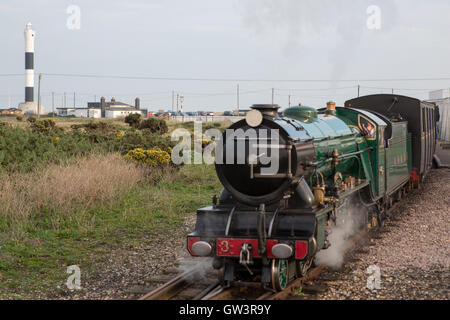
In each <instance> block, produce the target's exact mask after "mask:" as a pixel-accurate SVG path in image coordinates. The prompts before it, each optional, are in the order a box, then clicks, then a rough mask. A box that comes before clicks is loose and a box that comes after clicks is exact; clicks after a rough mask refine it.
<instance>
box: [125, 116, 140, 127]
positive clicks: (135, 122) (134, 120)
mask: <svg viewBox="0 0 450 320" xmlns="http://www.w3.org/2000/svg"><path fill="white" fill-rule="evenodd" d="M125 123H128V124H129V125H130V127H132V128H139V124H140V123H141V115H140V114H139V113H132V114H129V115H127V116H126V117H125Z"/></svg>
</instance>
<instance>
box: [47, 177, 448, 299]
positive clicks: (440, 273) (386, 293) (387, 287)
mask: <svg viewBox="0 0 450 320" xmlns="http://www.w3.org/2000/svg"><path fill="white" fill-rule="evenodd" d="M449 194H450V169H440V170H434V171H432V172H431V173H430V174H429V176H428V177H427V179H426V181H425V184H424V188H423V189H422V190H413V191H412V192H411V193H409V194H408V196H407V197H406V198H404V199H403V200H402V202H401V203H399V205H398V207H397V209H396V214H395V216H394V217H392V218H390V219H389V220H388V221H387V223H386V225H385V227H384V229H383V231H382V232H380V233H378V234H377V235H376V236H375V238H372V239H371V240H370V242H371V243H370V244H369V245H367V246H363V247H361V249H359V250H357V251H354V252H353V253H351V254H349V255H348V257H347V262H346V263H345V264H344V266H343V267H342V269H341V270H338V271H336V270H327V271H325V272H323V273H322V274H321V276H320V277H319V278H318V279H317V280H315V281H314V283H313V285H312V286H310V287H311V288H313V287H316V288H321V289H320V290H317V289H316V291H314V290H313V292H310V294H307V292H308V290H307V288H305V291H304V292H305V294H304V295H303V297H301V298H306V299H449V298H450V296H449V283H450V282H449V280H450V273H449V261H450V232H449V225H450V214H449V213H450V212H449V207H450V197H449ZM194 224H195V216H194V215H192V216H189V217H188V218H187V219H186V221H185V224H184V226H183V227H180V228H178V229H176V230H173V232H172V233H171V234H170V237H168V236H167V234H165V235H158V236H154V235H152V236H148V237H147V238H145V239H142V242H141V243H140V244H139V245H138V246H128V247H123V246H118V247H116V248H111V254H110V255H109V257H108V260H107V261H105V262H104V263H101V264H99V265H98V266H97V267H96V268H95V270H96V272H92V273H89V272H87V273H83V270H82V280H81V281H82V283H81V286H82V288H83V289H82V290H79V291H74V292H70V291H68V290H67V289H66V288H65V286H64V285H62V286H61V289H58V290H56V292H55V293H54V294H51V295H50V296H49V297H50V298H54V299H136V298H138V297H140V296H142V295H143V293H144V291H150V289H152V286H154V285H155V284H154V283H152V282H151V281H150V280H151V279H152V278H155V277H158V275H159V276H161V275H164V273H165V272H166V271H167V270H169V269H174V268H177V267H178V268H179V267H180V261H181V262H182V261H184V260H185V258H186V257H187V256H188V254H187V252H186V250H185V235H186V234H187V233H189V232H190V231H192V230H193V228H194ZM186 260H188V259H186ZM371 265H376V266H378V267H379V268H380V271H381V289H379V290H373V291H372V290H370V289H368V288H367V285H366V284H367V278H368V276H369V274H367V273H366V270H367V268H368V267H369V266H371ZM317 291H319V293H317ZM297 298H300V297H297Z"/></svg>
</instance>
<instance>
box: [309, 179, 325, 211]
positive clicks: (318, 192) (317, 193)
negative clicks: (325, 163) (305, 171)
mask: <svg viewBox="0 0 450 320" xmlns="http://www.w3.org/2000/svg"><path fill="white" fill-rule="evenodd" d="M313 175H314V174H313ZM313 175H311V179H310V180H311V181H310V185H312V177H313ZM315 176H316V186H315V187H313V188H312V189H313V194H314V201H315V202H316V204H317V205H320V206H323V205H324V204H325V179H324V177H323V174H322V172H315ZM319 176H320V177H321V178H322V182H320V180H319Z"/></svg>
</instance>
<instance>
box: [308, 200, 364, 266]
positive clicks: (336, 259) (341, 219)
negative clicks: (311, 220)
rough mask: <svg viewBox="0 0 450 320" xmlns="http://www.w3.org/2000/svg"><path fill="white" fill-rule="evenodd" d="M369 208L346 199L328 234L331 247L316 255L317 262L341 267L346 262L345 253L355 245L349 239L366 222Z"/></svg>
mask: <svg viewBox="0 0 450 320" xmlns="http://www.w3.org/2000/svg"><path fill="white" fill-rule="evenodd" d="M366 217H367V210H366V209H365V208H364V207H362V206H361V205H358V204H357V203H356V202H355V201H350V200H348V201H346V202H345V203H343V205H342V206H341V208H340V210H338V217H337V219H336V220H337V221H336V225H333V224H332V222H331V224H332V227H331V228H330V229H331V233H330V235H329V236H328V241H329V242H330V247H329V248H328V249H325V250H321V251H319V252H318V253H317V255H316V258H315V259H316V263H317V264H324V265H326V266H328V267H330V268H333V269H339V268H341V267H342V265H343V263H344V258H345V253H346V252H347V251H348V250H349V249H350V248H351V247H352V246H353V242H351V241H349V239H350V238H351V237H352V236H354V235H355V234H357V233H358V231H359V230H360V229H361V226H362V225H363V224H365V223H366V219H367V218H366Z"/></svg>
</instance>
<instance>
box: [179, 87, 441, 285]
mask: <svg viewBox="0 0 450 320" xmlns="http://www.w3.org/2000/svg"><path fill="white" fill-rule="evenodd" d="M370 97H372V98H370ZM413 104H414V105H416V106H418V107H419V108H422V109H426V110H430V111H426V112H425V113H423V114H424V115H425V114H430V117H431V113H433V112H434V110H435V109H434V105H429V104H424V103H422V102H420V101H418V100H415V99H412V98H408V97H402V96H392V95H377V96H369V97H366V99H365V100H364V99H362V100H361V99H359V100H358V99H354V100H351V102H348V103H347V105H346V107H336V106H335V103H333V102H329V103H328V104H327V107H326V108H323V109H319V110H316V109H314V108H310V107H305V106H299V107H291V108H288V109H286V110H285V111H284V112H283V113H281V114H280V113H279V112H278V109H279V106H278V105H253V106H252V110H251V111H250V112H249V113H248V114H247V116H246V118H245V119H244V120H241V121H238V122H236V123H234V124H233V125H231V126H230V128H229V129H228V130H227V131H226V132H225V133H224V134H223V136H222V138H221V139H219V140H217V141H216V144H218V145H220V146H221V147H220V148H218V149H216V164H215V166H216V172H217V175H218V178H219V180H220V182H221V183H222V185H223V190H222V192H221V194H220V196H219V198H218V201H217V200H216V199H214V201H213V205H212V206H208V207H205V208H201V209H199V210H198V211H197V222H196V225H195V230H194V231H193V232H192V233H191V234H189V235H188V237H187V248H188V251H189V252H190V254H191V255H193V256H202V257H213V267H214V268H215V269H218V270H220V271H221V272H220V274H221V281H222V283H223V285H225V286H236V285H237V286H243V285H245V286H261V287H263V288H266V289H270V290H275V291H279V290H283V289H284V288H285V287H286V285H287V284H288V283H289V282H290V281H292V280H293V279H295V278H297V277H302V276H304V275H305V274H306V272H307V270H308V269H309V268H310V266H311V265H312V263H313V262H314V257H315V255H316V253H317V252H318V251H320V250H324V249H327V248H328V247H329V246H330V242H329V240H328V235H329V234H330V232H331V229H330V227H331V226H333V224H335V223H336V220H337V219H339V217H340V216H341V215H343V214H345V212H343V211H345V210H346V208H345V206H343V205H342V204H343V203H345V201H346V199H348V198H350V197H355V196H357V197H356V198H357V199H358V201H359V202H360V204H361V208H364V210H360V211H358V210H357V213H356V214H357V215H358V221H359V223H360V227H361V228H373V227H375V226H379V225H382V224H383V221H384V219H385V215H386V212H387V209H388V208H389V206H391V205H392V202H393V201H394V200H398V199H399V198H401V196H402V195H403V194H404V193H405V192H406V190H407V189H408V188H410V187H411V186H412V185H413V184H414V183H415V182H417V181H419V180H420V178H421V177H423V176H424V175H425V174H426V171H427V170H428V169H429V163H428V164H427V165H426V166H425V167H424V170H421V168H422V167H421V163H418V164H415V165H413V163H412V156H411V153H412V147H413V145H412V143H411V142H412V141H415V139H416V137H415V134H416V133H415V132H411V130H408V121H407V115H406V114H404V115H403V117H402V111H401V110H403V109H405V106H407V107H409V108H411V106H412V105H413ZM372 106H373V108H375V107H376V108H377V110H376V111H375V110H370V108H371V107H372ZM393 106H394V107H395V108H396V110H395V113H394V114H393V115H392V114H391V111H393V110H394V109H393V108H394V107H393ZM383 108H384V109H383ZM405 110H406V109H405ZM405 110H404V112H405V113H408V112H410V111H408V110H406V111H405ZM431 110H432V111H431ZM420 114H422V112H420ZM420 121H422V120H420ZM427 121H428V120H427ZM424 123H425V122H424ZM427 123H428V124H429V127H427V128H424V129H426V131H427V133H426V134H427V135H432V130H433V128H432V124H433V119H431V118H430V119H429V121H428V122H427ZM420 131H421V133H422V127H421V128H420ZM421 136H422V135H421ZM419 140H423V139H421V138H419ZM427 141H428V140H426V141H425V142H427ZM424 150H428V153H431V157H432V154H433V153H434V145H433V136H431V137H430V139H429V143H428V144H427V146H426V147H425V148H424ZM426 159H428V160H429V159H430V158H429V157H426ZM417 165H419V167H420V168H418V167H417Z"/></svg>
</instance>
